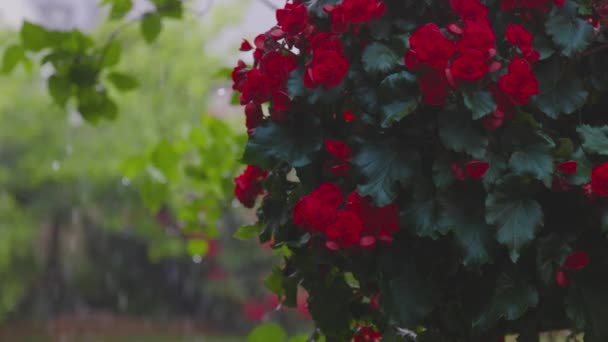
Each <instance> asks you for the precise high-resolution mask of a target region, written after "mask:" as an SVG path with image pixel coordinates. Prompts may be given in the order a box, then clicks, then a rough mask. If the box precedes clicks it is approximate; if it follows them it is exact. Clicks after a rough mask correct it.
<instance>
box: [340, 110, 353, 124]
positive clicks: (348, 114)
mask: <svg viewBox="0 0 608 342" xmlns="http://www.w3.org/2000/svg"><path fill="white" fill-rule="evenodd" d="M342 118H343V119H344V122H352V121H353V120H355V114H353V112H344V113H342Z"/></svg>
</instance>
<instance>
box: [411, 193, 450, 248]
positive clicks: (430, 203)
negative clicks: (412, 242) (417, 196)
mask: <svg viewBox="0 0 608 342" xmlns="http://www.w3.org/2000/svg"><path fill="white" fill-rule="evenodd" d="M441 213H442V211H441V208H440V206H439V204H438V203H437V202H436V201H435V200H433V199H427V200H416V201H414V202H413V203H412V204H411V205H410V206H409V207H408V208H407V209H406V211H405V213H404V217H405V220H406V222H407V224H408V225H407V226H408V227H411V228H413V229H414V231H415V232H416V235H418V236H420V237H430V238H433V239H436V238H438V237H439V236H440V235H445V234H446V233H447V229H446V227H445V225H442V224H441V221H440V216H441Z"/></svg>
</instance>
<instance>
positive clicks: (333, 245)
mask: <svg viewBox="0 0 608 342" xmlns="http://www.w3.org/2000/svg"><path fill="white" fill-rule="evenodd" d="M325 247H327V249H329V250H331V251H337V250H339V249H340V246H338V244H337V243H335V242H333V241H326V242H325Z"/></svg>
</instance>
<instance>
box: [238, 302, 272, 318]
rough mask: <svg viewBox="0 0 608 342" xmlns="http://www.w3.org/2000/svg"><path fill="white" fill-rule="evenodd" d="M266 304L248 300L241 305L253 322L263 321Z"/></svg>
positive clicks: (244, 314)
mask: <svg viewBox="0 0 608 342" xmlns="http://www.w3.org/2000/svg"><path fill="white" fill-rule="evenodd" d="M266 311H267V308H266V305H264V303H260V302H258V301H255V300H248V301H246V302H245V303H244V304H243V306H242V307H241V312H242V314H243V316H245V317H246V318H247V319H248V320H250V321H252V322H256V323H257V322H261V321H263V320H264V317H265V316H266Z"/></svg>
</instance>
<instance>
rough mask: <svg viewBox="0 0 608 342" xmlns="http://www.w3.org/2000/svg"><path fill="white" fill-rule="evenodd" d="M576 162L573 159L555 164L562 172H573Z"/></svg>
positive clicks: (574, 171)
mask: <svg viewBox="0 0 608 342" xmlns="http://www.w3.org/2000/svg"><path fill="white" fill-rule="evenodd" d="M577 166H578V164H577V163H576V161H574V160H568V161H565V162H563V163H561V164H559V165H558V166H557V169H558V170H560V171H561V172H563V173H567V174H575V173H576V169H577Z"/></svg>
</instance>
